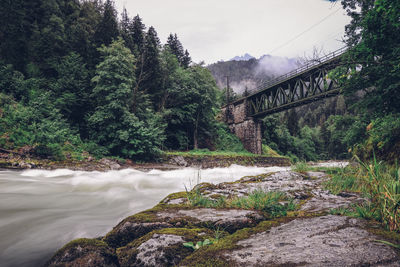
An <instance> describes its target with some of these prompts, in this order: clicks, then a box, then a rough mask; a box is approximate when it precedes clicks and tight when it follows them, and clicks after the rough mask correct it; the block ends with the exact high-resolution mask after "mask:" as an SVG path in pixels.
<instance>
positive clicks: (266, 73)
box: [207, 53, 300, 94]
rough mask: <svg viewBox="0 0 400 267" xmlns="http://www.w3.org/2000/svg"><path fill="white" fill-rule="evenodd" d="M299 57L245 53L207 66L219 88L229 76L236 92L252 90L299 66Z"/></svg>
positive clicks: (223, 85)
mask: <svg viewBox="0 0 400 267" xmlns="http://www.w3.org/2000/svg"><path fill="white" fill-rule="evenodd" d="M299 62H300V60H299V58H287V57H278V56H271V55H263V56H261V57H260V58H258V59H256V58H254V57H253V56H251V55H250V54H248V53H246V54H244V55H243V56H236V57H234V58H232V59H231V60H229V61H219V62H217V63H214V64H211V65H209V66H207V68H208V69H209V70H210V71H211V73H212V75H213V76H214V78H215V80H216V82H217V85H218V87H219V88H220V89H223V88H225V87H226V76H229V80H230V87H231V88H232V89H233V91H234V92H235V93H237V94H242V93H243V92H244V91H245V90H246V89H247V91H252V90H253V89H255V88H256V87H258V86H259V85H261V84H262V83H263V82H265V81H268V80H270V79H273V78H275V77H277V76H280V75H282V74H285V73H287V72H290V71H292V70H294V69H296V68H298V67H299V66H300V63H299Z"/></svg>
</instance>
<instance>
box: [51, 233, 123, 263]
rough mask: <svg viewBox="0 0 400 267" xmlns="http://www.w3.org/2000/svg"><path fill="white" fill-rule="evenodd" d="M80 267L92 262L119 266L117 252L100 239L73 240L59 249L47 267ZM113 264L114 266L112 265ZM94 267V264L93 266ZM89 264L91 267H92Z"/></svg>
mask: <svg viewBox="0 0 400 267" xmlns="http://www.w3.org/2000/svg"><path fill="white" fill-rule="evenodd" d="M75 261H76V263H77V264H78V265H79V264H81V265H79V266H83V265H85V264H89V263H90V262H91V261H92V262H105V263H108V264H110V266H117V265H118V260H117V257H116V254H115V251H114V250H113V249H111V248H110V247H109V246H108V245H107V244H106V243H105V242H103V241H101V240H98V239H88V238H80V239H76V240H73V241H71V242H69V243H68V244H66V245H65V246H64V247H62V248H61V249H59V250H58V251H57V252H56V254H55V255H54V256H53V257H52V258H51V259H50V261H49V262H47V263H46V264H45V266H69V264H68V263H72V264H71V265H72V266H75V265H74V264H73V263H74V262H75ZM111 264H113V265H111ZM92 265H93V264H92ZM92 265H90V264H89V266H92Z"/></svg>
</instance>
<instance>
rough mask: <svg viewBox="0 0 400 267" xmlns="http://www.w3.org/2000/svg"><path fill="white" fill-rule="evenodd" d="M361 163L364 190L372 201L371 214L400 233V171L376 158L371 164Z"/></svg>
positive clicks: (360, 175) (360, 173)
mask: <svg viewBox="0 0 400 267" xmlns="http://www.w3.org/2000/svg"><path fill="white" fill-rule="evenodd" d="M359 162H360V165H361V168H360V171H359V177H360V179H361V183H362V190H363V192H364V193H365V194H366V195H367V196H368V197H369V199H370V200H371V204H370V207H369V209H370V212H371V213H372V214H376V215H377V219H378V220H380V221H381V222H382V223H383V224H384V225H386V226H387V227H388V228H389V230H391V231H398V232H400V181H399V177H400V169H399V168H398V167H397V166H395V167H392V168H390V167H388V166H385V165H384V164H383V163H382V162H378V161H377V160H376V158H375V156H374V159H373V161H372V162H371V163H370V164H366V163H363V162H361V161H359ZM396 165H397V164H396Z"/></svg>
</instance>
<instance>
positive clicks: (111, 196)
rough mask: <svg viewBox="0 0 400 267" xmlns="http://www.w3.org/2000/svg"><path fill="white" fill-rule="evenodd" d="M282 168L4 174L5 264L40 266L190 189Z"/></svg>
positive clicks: (0, 181) (0, 246) (0, 190)
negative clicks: (69, 245) (64, 248)
mask: <svg viewBox="0 0 400 267" xmlns="http://www.w3.org/2000/svg"><path fill="white" fill-rule="evenodd" d="M283 169H287V168H280V167H270V168H257V167H242V166H236V165H232V166H231V167H229V168H215V169H206V170H197V169H193V168H185V169H179V170H173V171H158V170H152V171H150V172H142V171H138V170H133V169H125V170H120V171H109V172H83V171H71V170H65V169H60V170H53V171H47V170H27V171H0V266H7V267H8V266H40V265H42V264H43V263H44V262H45V261H46V260H47V259H49V257H51V256H52V254H53V253H54V252H55V251H56V250H57V249H58V248H60V247H61V246H62V245H64V244H65V243H67V242H68V241H70V240H72V239H75V238H78V237H88V238H93V237H98V236H102V235H104V234H105V233H107V232H108V231H109V230H111V229H112V227H113V226H115V225H116V224H117V223H118V222H119V221H121V220H122V219H123V218H125V217H127V216H129V215H132V214H134V213H137V212H139V211H142V210H145V209H148V208H151V207H153V206H154V205H155V204H157V203H158V202H159V201H160V200H161V199H162V198H164V197H165V196H167V195H168V194H170V193H173V192H177V191H183V190H184V188H185V186H186V187H188V188H192V187H193V186H194V185H195V184H197V183H198V182H211V183H221V182H227V181H228V182H230V181H234V180H237V179H239V178H241V177H243V176H246V175H257V174H261V173H265V172H271V171H278V170H283Z"/></svg>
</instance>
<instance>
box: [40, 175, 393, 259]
mask: <svg viewBox="0 0 400 267" xmlns="http://www.w3.org/2000/svg"><path fill="white" fill-rule="evenodd" d="M327 179H328V176H327V175H326V174H324V173H322V172H305V173H297V172H292V171H283V172H276V173H267V174H263V175H258V176H248V177H243V178H242V179H240V180H239V181H237V182H231V183H221V184H218V185H213V184H206V183H203V184H199V185H197V186H195V187H194V188H193V190H191V191H187V192H179V193H174V194H171V195H169V196H167V197H166V198H165V199H163V200H162V201H161V202H160V203H159V204H158V205H156V206H155V207H154V208H152V209H149V210H146V211H143V212H141V213H138V214H135V215H133V216H130V217H128V218H126V219H124V220H122V221H121V222H120V223H119V224H118V225H117V226H115V227H114V228H113V230H111V231H110V232H109V233H108V234H106V236H104V237H102V238H98V239H78V240H75V241H72V242H71V243H69V244H67V245H66V246H65V247H63V248H62V249H61V250H59V251H58V252H57V253H56V254H55V255H54V256H53V257H52V259H50V261H49V262H48V263H47V266H228V265H231V266H270V265H273V266H275V265H283V266H284V265H312V266H322V265H329V266H348V265H356V266H359V265H360V266H361V265H376V264H378V265H379V264H385V265H389V266H399V265H398V263H399V260H400V258H399V255H398V254H397V253H396V251H395V250H394V248H392V247H390V246H388V245H385V244H383V243H378V242H376V240H384V239H386V240H388V239H387V238H385V237H383V236H378V235H377V234H376V233H380V235H382V234H383V235H386V237H388V236H389V235H387V234H386V232H385V231H384V230H379V231H377V228H376V225H371V223H368V222H366V221H364V220H361V219H355V218H350V217H346V216H337V215H330V211H331V210H332V209H338V208H341V209H345V208H346V207H349V206H350V205H352V204H354V203H363V202H364V201H365V199H363V198H361V197H360V196H359V195H358V194H355V193H342V194H339V195H333V194H331V193H329V192H328V191H325V190H324V189H323V183H324V182H325V181H326V180H327ZM372 232H374V233H375V234H372ZM392 242H393V241H392Z"/></svg>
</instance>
